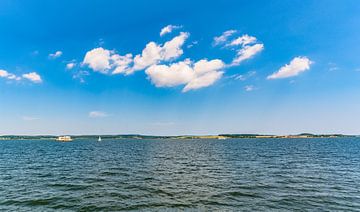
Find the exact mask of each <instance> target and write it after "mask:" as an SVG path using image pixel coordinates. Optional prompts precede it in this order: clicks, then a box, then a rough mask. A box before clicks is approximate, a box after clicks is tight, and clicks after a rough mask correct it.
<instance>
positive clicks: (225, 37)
mask: <svg viewBox="0 0 360 212" xmlns="http://www.w3.org/2000/svg"><path fill="white" fill-rule="evenodd" d="M236 32H237V31H236V30H233V29H232V30H227V31H225V32H223V33H222V35H220V36H218V37H214V43H213V44H214V46H217V45H219V44H222V43H224V42H226V41H227V40H228V38H229V37H230V36H232V35H233V34H235V33H236Z"/></svg>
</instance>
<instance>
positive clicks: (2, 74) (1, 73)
mask: <svg viewBox="0 0 360 212" xmlns="http://www.w3.org/2000/svg"><path fill="white" fill-rule="evenodd" d="M9 75H10V74H9V72H7V71H5V70H2V69H0V77H1V78H7V77H8V76H9Z"/></svg>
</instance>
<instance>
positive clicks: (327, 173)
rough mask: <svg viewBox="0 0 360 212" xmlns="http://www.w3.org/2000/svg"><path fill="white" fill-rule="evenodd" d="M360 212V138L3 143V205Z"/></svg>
mask: <svg viewBox="0 0 360 212" xmlns="http://www.w3.org/2000/svg"><path fill="white" fill-rule="evenodd" d="M52 210H63V211H119V210H143V211H159V210H160V211H161V210H165V211H176V210H179V211H182V210H188V211H198V210H200V211H203V210H206V211H209V210H211V211H212V210H216V211H242V210H247V211H271V210H276V211H281V210H290V211H294V210H298V211H306V210H312V211H360V138H329V139H229V140H103V141H102V142H97V141H95V140H78V141H74V142H71V143H59V142H55V141H46V140H43V141H40V140H32V141H30V140H29V141H16V140H14V141H0V211H52Z"/></svg>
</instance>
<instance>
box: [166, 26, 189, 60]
mask: <svg viewBox="0 0 360 212" xmlns="http://www.w3.org/2000/svg"><path fill="white" fill-rule="evenodd" d="M189 36H190V34H189V33H186V32H181V33H180V35H178V36H176V37H174V38H173V39H172V40H170V41H168V42H166V43H165V44H164V46H163V47H162V60H164V61H168V60H172V59H176V58H178V57H179V56H181V55H182V54H183V53H184V52H183V50H182V48H181V47H182V46H183V45H184V43H185V40H186V39H187V38H188V37H189Z"/></svg>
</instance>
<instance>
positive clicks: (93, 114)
mask: <svg viewBox="0 0 360 212" xmlns="http://www.w3.org/2000/svg"><path fill="white" fill-rule="evenodd" d="M107 116H109V115H108V114H107V113H105V112H103V111H91V112H90V113H89V117H90V118H104V117H107Z"/></svg>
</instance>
